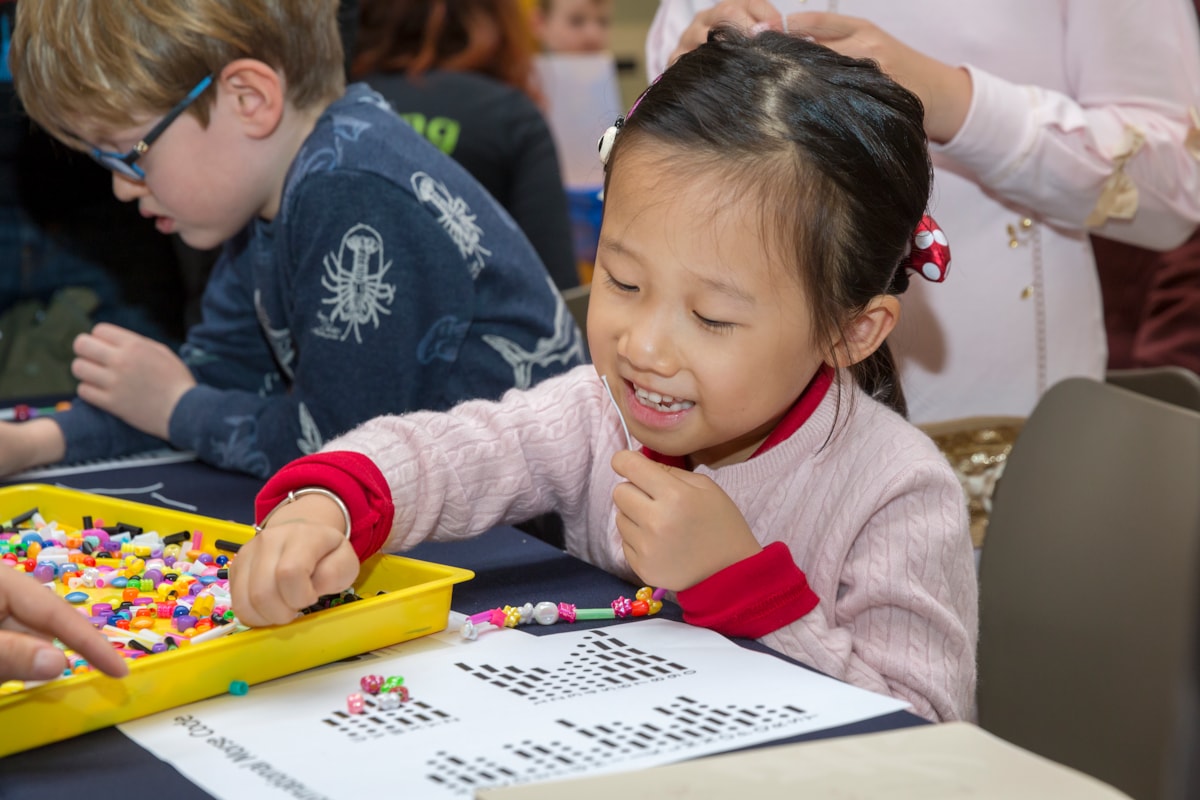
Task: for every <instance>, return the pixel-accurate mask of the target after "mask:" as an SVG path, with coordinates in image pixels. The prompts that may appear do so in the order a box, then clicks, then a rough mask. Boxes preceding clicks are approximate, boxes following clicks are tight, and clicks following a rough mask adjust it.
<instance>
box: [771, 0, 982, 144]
mask: <svg viewBox="0 0 1200 800" xmlns="http://www.w3.org/2000/svg"><path fill="white" fill-rule="evenodd" d="M787 31H788V33H791V34H795V35H797V36H807V37H809V38H811V39H812V40H813V41H815V42H817V43H818V44H823V45H825V46H826V47H828V48H830V49H832V50H836V51H837V52H839V53H841V54H842V55H845V56H851V57H853V58H869V59H872V60H874V61H875V62H877V63H878V64H879V67H880V69H882V70H883V71H884V72H885V73H887V75H888V76H889V77H891V78H892V80H894V81H896V82H897V83H899V84H900V85H902V86H904V87H905V88H906V89H908V90H909V91H910V92H912V93H913V94H915V95H916V96H917V97H919V98H921V102H922V103H924V104H925V133H926V135H928V136H929V139H930V141H933V142H938V143H944V142H948V141H950V140H951V139H953V138H954V135H955V134H956V133H958V131H959V129H960V128H961V127H962V124H963V121H964V120H966V118H967V111H968V109H969V108H970V106H971V76H970V74H969V73H968V72H967V71H966V70H965V69H962V68H961V67H952V66H950V65H949V64H944V63H942V62H941V61H938V60H937V59H934V58H930V57H929V56H927V55H925V54H924V53H922V52H920V51H918V50H914V49H913V48H911V47H909V46H908V45H906V44H904V43H903V42H901V41H899V40H897V39H895V38H894V37H892V36H891V35H890V34H888V33H886V32H884V31H882V30H880V29H879V28H878V27H876V26H875V25H874V24H873V23H871V22H869V21H867V20H865V19H858V18H857V17H846V16H842V15H841V14H828V13H823V12H810V11H806V12H802V13H799V14H789V15H788V17H787Z"/></svg>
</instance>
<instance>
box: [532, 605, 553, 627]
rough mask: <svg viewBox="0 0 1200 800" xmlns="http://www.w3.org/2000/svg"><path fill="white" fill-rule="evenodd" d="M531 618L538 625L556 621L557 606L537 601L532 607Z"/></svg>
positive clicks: (551, 623)
mask: <svg viewBox="0 0 1200 800" xmlns="http://www.w3.org/2000/svg"><path fill="white" fill-rule="evenodd" d="M533 618H534V620H536V621H537V623H538V624H539V625H553V624H554V623H556V622H558V606H557V605H555V604H554V603H538V604H537V606H535V607H534V609H533Z"/></svg>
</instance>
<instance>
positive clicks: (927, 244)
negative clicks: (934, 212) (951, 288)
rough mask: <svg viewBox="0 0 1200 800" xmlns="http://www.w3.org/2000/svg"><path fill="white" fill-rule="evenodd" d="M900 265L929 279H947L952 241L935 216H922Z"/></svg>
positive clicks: (936, 280) (940, 280)
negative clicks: (943, 231) (948, 238)
mask: <svg viewBox="0 0 1200 800" xmlns="http://www.w3.org/2000/svg"><path fill="white" fill-rule="evenodd" d="M900 266H902V267H905V268H907V269H911V270H912V271H913V272H916V273H917V274H919V275H920V276H921V277H922V278H924V279H925V280H927V281H933V282H934V283H941V282H942V281H944V280H946V276H947V275H949V274H950V243H949V241H947V239H946V234H944V233H942V229H941V228H940V227H938V224H937V223H936V222H935V221H934V219H933V217H931V216H929V215H928V214H926V215H925V216H923V217H921V221H920V222H918V223H917V229H916V230H915V231H913V237H912V240H911V241H910V242H909V244H908V253H907V254H906V255H905V256H904V258H903V259H902V260H901V261H900Z"/></svg>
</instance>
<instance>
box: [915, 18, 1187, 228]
mask: <svg viewBox="0 0 1200 800" xmlns="http://www.w3.org/2000/svg"><path fill="white" fill-rule="evenodd" d="M1064 9H1065V10H1064V12H1063V13H1065V14H1066V15H1067V19H1066V20H1065V31H1066V34H1065V35H1066V37H1067V41H1066V42H1065V48H1064V58H1065V59H1066V62H1067V64H1066V72H1067V75H1068V79H1069V80H1070V81H1071V83H1072V92H1071V94H1070V96H1068V95H1067V94H1063V93H1060V92H1056V91H1051V90H1049V89H1045V88H1042V87H1039V86H1033V85H1018V84H1014V83H1010V82H1008V81H1006V80H1004V79H1003V78H1001V77H998V76H996V75H993V74H991V73H989V72H986V71H984V70H982V69H979V68H976V67H974V66H971V65H969V64H968V65H966V66H967V69H968V70H969V71H970V73H971V80H972V86H973V98H972V102H971V107H970V110H969V112H968V115H967V118H966V120H965V122H964V124H963V127H962V128H961V129H960V130H959V132H958V134H957V135H956V136H955V137H954V138H953V139H952V140H951V141H949V142H947V143H946V144H945V145H943V146H941V147H934V148H933V149H934V152H941V153H943V154H944V155H946V156H948V157H950V158H952V159H954V160H955V161H957V162H959V163H960V164H962V165H964V166H966V167H967V168H968V169H969V170H970V171H971V172H972V173H973V174H975V175H976V176H978V179H979V180H980V182H981V183H982V184H983V185H984V186H985V187H986V188H988V189H990V190H992V191H994V192H996V193H997V194H999V195H1001V196H1003V197H1004V198H1006V199H1008V200H1010V201H1013V202H1015V203H1018V204H1020V205H1023V206H1025V207H1026V208H1029V209H1030V210H1032V211H1034V212H1035V213H1037V214H1039V215H1041V216H1044V217H1047V218H1049V219H1051V220H1053V221H1056V222H1058V223H1060V224H1062V225H1065V226H1068V227H1071V228H1075V229H1082V228H1085V227H1087V228H1088V229H1089V230H1090V231H1091V232H1093V233H1096V234H1098V235H1101V236H1105V237H1108V238H1111V239H1116V240H1118V241H1123V242H1128V243H1130V244H1136V245H1140V246H1143V247H1149V248H1153V249H1160V250H1161V249H1167V248H1170V247H1174V246H1177V245H1178V244H1180V243H1181V242H1183V241H1184V240H1185V239H1187V237H1188V236H1189V235H1190V234H1191V232H1192V230H1193V229H1194V228H1195V227H1196V224H1197V222H1200V162H1198V161H1197V159H1196V158H1195V157H1193V156H1192V155H1191V154H1190V153H1189V152H1188V148H1187V147H1185V145H1184V142H1185V139H1187V138H1188V136H1189V134H1192V135H1193V136H1194V137H1197V136H1200V132H1197V131H1195V129H1194V125H1193V120H1192V113H1193V109H1194V107H1195V106H1196V105H1197V103H1198V102H1200V33H1198V32H1197V27H1196V19H1195V13H1194V11H1193V9H1192V8H1191V7H1190V5H1188V4H1185V3H1183V2H1180V0H1119V2H1118V1H1116V0H1114V2H1110V3H1106V4H1105V6H1104V9H1103V10H1102V11H1101V10H1098V9H1097V7H1096V5H1095V3H1093V2H1091V0H1067V2H1066V3H1065V4H1064ZM1014 35H1016V34H1015V33H1014ZM1013 57H1014V58H1019V57H1020V53H1019V52H1014V53H1013ZM1135 136H1137V137H1140V138H1141V143H1140V145H1138V146H1137V147H1136V150H1133V149H1132V148H1131V146H1130V145H1131V143H1132V142H1133V141H1134V138H1133V137H1135ZM1131 152H1132V154H1131V155H1130V153H1131ZM1126 156H1128V157H1127V158H1126ZM1122 163H1124V174H1125V175H1126V176H1128V178H1129V179H1131V181H1132V185H1133V186H1135V187H1136V198H1135V199H1132V205H1133V207H1134V208H1136V212H1135V213H1134V214H1133V218H1132V219H1121V218H1118V217H1117V216H1115V215H1108V214H1104V213H1098V214H1097V215H1096V216H1092V214H1093V210H1096V211H1097V212H1099V208H1098V205H1097V204H1098V201H1099V200H1100V199H1101V196H1102V194H1104V193H1105V187H1106V182H1109V181H1110V176H1113V175H1114V173H1115V172H1117V171H1118V169H1119V168H1120V167H1121V165H1122ZM1115 188H1116V187H1114V188H1113V189H1110V190H1109V192H1112V191H1113V190H1114V189H1115ZM1125 196H1126V197H1127V198H1130V197H1131V195H1129V194H1128V193H1126V195H1125ZM1110 216H1111V218H1110ZM1089 217H1091V219H1090V220H1089ZM1106 220H1107V221H1106Z"/></svg>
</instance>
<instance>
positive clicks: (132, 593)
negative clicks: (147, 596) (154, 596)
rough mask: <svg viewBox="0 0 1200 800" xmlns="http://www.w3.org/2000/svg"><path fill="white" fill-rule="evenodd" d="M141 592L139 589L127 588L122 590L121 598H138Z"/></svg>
mask: <svg viewBox="0 0 1200 800" xmlns="http://www.w3.org/2000/svg"><path fill="white" fill-rule="evenodd" d="M139 594H141V592H139V591H138V590H137V589H129V588H126V589H125V590H124V591H122V592H121V599H122V600H136V599H137V598H138V595H139Z"/></svg>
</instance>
